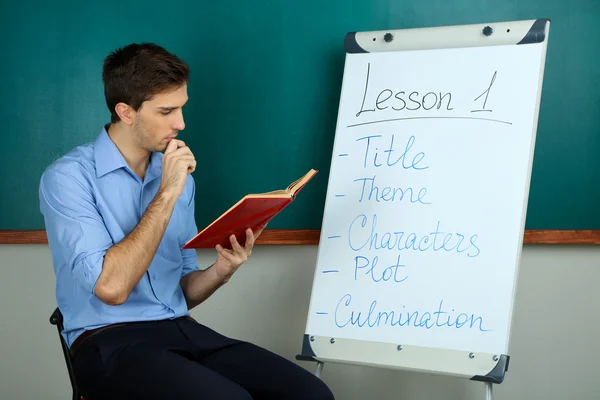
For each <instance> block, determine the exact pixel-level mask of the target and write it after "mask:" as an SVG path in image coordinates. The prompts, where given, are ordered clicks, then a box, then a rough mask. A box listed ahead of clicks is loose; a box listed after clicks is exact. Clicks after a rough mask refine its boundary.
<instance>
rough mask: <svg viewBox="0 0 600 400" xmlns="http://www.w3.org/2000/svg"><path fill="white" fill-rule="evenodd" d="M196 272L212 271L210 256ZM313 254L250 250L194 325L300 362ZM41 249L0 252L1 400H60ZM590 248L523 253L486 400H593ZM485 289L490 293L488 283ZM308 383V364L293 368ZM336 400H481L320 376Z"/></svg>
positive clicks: (407, 381) (594, 276) (598, 294)
mask: <svg viewBox="0 0 600 400" xmlns="http://www.w3.org/2000/svg"><path fill="white" fill-rule="evenodd" d="M199 256H200V260H201V262H203V263H206V264H209V263H211V262H212V261H213V258H214V257H213V253H212V252H211V251H206V252H205V251H201V252H199ZM315 259H316V247H314V246H298V247H276V246H268V247H258V248H257V249H256V251H255V252H254V254H253V256H252V259H251V260H250V261H248V263H247V264H246V265H245V266H244V267H243V268H242V269H241V270H240V271H239V272H238V274H237V275H236V276H235V278H234V279H233V280H232V281H231V282H230V284H229V285H228V286H226V287H224V288H222V289H221V290H220V291H219V292H217V293H216V294H215V295H214V296H213V297H212V298H211V299H209V301H208V302H207V303H206V304H204V305H202V306H200V307H199V308H197V309H196V310H194V312H193V315H194V317H196V318H197V319H199V320H202V321H203V322H204V323H206V324H208V325H209V326H211V327H213V328H215V329H217V330H219V331H221V332H223V333H225V334H227V335H231V336H235V337H240V338H243V339H245V340H250V341H253V342H255V343H257V344H259V345H262V346H264V347H266V348H268V349H270V350H272V351H275V352H277V353H279V354H281V355H283V356H285V357H287V358H289V359H293V358H294V356H295V355H296V354H297V353H298V351H299V350H300V343H301V339H302V334H303V332H304V325H305V319H306V312H307V309H308V302H309V296H310V289H311V284H312V278H313V270H314V264H315ZM50 263H51V258H50V253H49V250H48V247H47V246H45V245H19V246H17V245H15V246H13V245H4V246H0V293H1V296H2V298H1V300H2V301H1V302H0V316H1V318H2V320H1V324H0V339H1V340H0V360H1V361H0V399H2V400H21V399H23V400H26V399H32V400H33V399H35V400H38V399H39V400H53V399H56V400H59V399H60V400H65V399H68V398H70V395H71V394H70V387H69V382H68V376H67V373H66V369H65V366H64V361H63V359H62V354H61V352H60V347H59V342H58V338H57V336H56V331H55V330H54V327H53V326H51V325H50V324H49V322H48V318H49V316H50V313H51V312H52V310H53V309H54V308H55V300H54V274H53V272H52V267H51V264H50ZM599 281H600V248H596V247H592V246H526V247H525V249H524V253H523V264H522V267H521V275H520V280H519V287H518V290H519V292H518V295H517V300H516V304H515V314H514V320H513V321H514V322H513V323H514V325H513V335H512V350H511V361H510V365H509V370H508V372H507V376H506V380H505V381H504V383H502V384H501V385H497V386H494V399H495V400H509V399H510V400H520V399H527V400H529V399H544V400H567V399H569V400H588V399H589V400H592V399H595V400H597V399H600V385H598V383H597V382H596V379H597V378H596V376H597V375H598V371H599V370H600V368H599V367H598V365H600V363H599V361H598V357H599V356H600V342H599V341H600V324H599V323H598V321H596V319H598V318H599V315H600V291H598V290H597V289H598V282H599ZM490 284H492V283H490ZM300 364H301V365H302V366H304V367H306V368H308V369H310V370H311V371H314V368H315V366H314V364H312V363H305V362H301V363H300ZM322 377H323V379H324V380H325V381H326V382H327V383H328V384H329V385H330V387H331V388H332V389H333V391H334V393H335V395H336V398H337V399H344V400H346V399H347V400H354V399H360V400H371V399H380V400H388V399H389V400H399V399H402V400H433V399H448V400H458V399H461V400H475V399H485V393H484V388H483V384H481V383H477V382H470V381H466V380H460V379H456V378H448V377H440V376H430V375H427V374H418V373H407V372H398V371H390V370H384V369H378V368H364V367H354V366H348V365H334V364H327V365H325V368H324V370H323V375H322Z"/></svg>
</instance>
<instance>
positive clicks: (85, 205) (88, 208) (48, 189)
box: [39, 126, 199, 347]
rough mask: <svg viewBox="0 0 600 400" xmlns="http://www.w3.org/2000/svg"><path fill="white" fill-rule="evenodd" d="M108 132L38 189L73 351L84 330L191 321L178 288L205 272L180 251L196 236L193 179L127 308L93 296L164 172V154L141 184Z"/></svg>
mask: <svg viewBox="0 0 600 400" xmlns="http://www.w3.org/2000/svg"><path fill="white" fill-rule="evenodd" d="M107 127H108V126H105V127H104V128H103V129H102V130H101V132H100V135H99V136H98V138H97V139H96V140H95V141H93V142H90V143H87V144H84V145H81V146H78V147H76V148H74V149H73V150H71V151H70V152H69V153H67V154H66V155H64V156H63V157H61V158H60V159H58V160H56V161H55V162H54V163H52V164H51V165H50V166H49V167H48V168H47V169H46V170H45V171H44V173H43V175H42V178H41V182H40V188H39V196H40V210H41V212H42V214H43V215H44V221H45V225H46V232H47V235H48V243H49V245H50V250H51V253H52V262H53V267H54V272H55V274H56V300H57V303H58V307H59V309H60V310H61V312H62V314H63V317H64V326H65V330H64V332H63V336H64V337H65V340H66V341H67V344H68V346H69V347H70V346H71V344H72V343H73V341H74V340H75V339H76V338H77V337H78V336H79V335H80V334H81V333H82V332H83V331H84V330H86V329H94V328H98V327H101V326H104V325H107V324H113V323H118V322H129V321H142V320H144V321H147V320H161V319H172V318H176V317H180V316H186V315H189V311H188V309H187V305H186V302H185V298H184V295H183V291H182V289H181V287H180V285H179V281H180V279H181V278H182V277H183V276H184V275H185V274H187V273H189V272H191V271H194V270H197V269H199V267H198V260H197V255H196V251H195V250H193V249H186V250H182V249H181V247H182V246H183V245H184V244H185V243H186V242H187V241H188V240H189V239H190V238H192V237H193V236H194V235H195V234H196V233H198V229H197V228H196V223H195V220H194V193H195V184H194V180H193V178H192V176H191V175H188V178H187V181H186V185H185V188H184V190H183V193H182V195H181V196H180V197H179V199H178V200H177V202H176V205H175V208H174V210H173V214H172V216H171V220H170V222H169V224H168V226H167V229H166V231H165V234H164V237H163V239H162V241H161V243H160V246H159V248H158V250H157V252H156V254H155V256H154V258H153V260H152V263H151V264H150V267H149V268H148V271H147V273H146V274H144V276H143V277H142V279H141V280H140V281H139V283H138V284H137V285H136V286H135V288H134V289H133V291H132V292H131V294H130V295H129V298H128V299H127V301H126V302H125V303H124V304H121V305H118V306H110V305H107V304H105V303H103V302H102V301H100V299H99V298H97V297H96V296H95V295H94V289H95V286H96V281H97V279H98V276H99V275H100V272H101V271H102V263H103V260H104V255H105V254H106V251H107V250H108V249H109V248H110V247H111V246H112V245H114V244H115V243H118V242H119V241H121V240H122V239H123V238H125V237H126V236H127V235H128V234H129V233H130V232H131V231H132V230H133V229H134V228H135V226H136V225H137V224H138V222H139V221H140V218H141V217H142V215H143V213H144V211H145V210H146V207H148V205H149V204H150V202H151V201H152V200H153V198H154V196H155V194H156V192H157V191H158V188H159V185H160V182H161V172H162V156H163V154H162V153H153V154H152V155H151V159H150V165H149V166H148V169H147V171H146V175H145V177H144V180H142V179H141V178H140V177H139V176H138V175H136V174H135V173H134V172H133V171H132V170H131V169H130V168H129V167H128V165H127V163H126V161H125V159H124V158H123V156H122V155H121V152H120V151H119V149H118V148H117V147H116V145H115V144H114V142H113V141H112V139H111V138H110V137H109V136H108V133H107V130H106V128H107ZM123 267H125V268H126V267H127V266H123Z"/></svg>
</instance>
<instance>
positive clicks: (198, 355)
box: [73, 318, 334, 400]
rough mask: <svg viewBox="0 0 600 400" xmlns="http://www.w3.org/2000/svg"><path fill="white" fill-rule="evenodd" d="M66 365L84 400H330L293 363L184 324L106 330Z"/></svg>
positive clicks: (314, 379)
mask: <svg viewBox="0 0 600 400" xmlns="http://www.w3.org/2000/svg"><path fill="white" fill-rule="evenodd" d="M73 361H74V369H75V376H76V381H77V385H78V387H79V389H80V391H81V393H82V395H83V396H84V397H85V398H86V400H108V399H110V400H121V399H123V400H137V399H140V400H141V399H144V400H154V399H157V400H158V399H160V400H178V399H182V400H183V399H198V400H212V399H219V400H222V399H225V400H241V399H248V400H249V399H255V400H259V399H290V400H291V399H298V400H300V399H302V400H330V399H333V398H334V397H333V394H332V393H331V391H330V390H329V389H328V387H327V386H326V385H325V384H324V383H323V382H322V381H321V380H320V379H319V378H317V377H316V376H315V375H313V374H312V373H310V372H309V371H307V370H305V369H304V368H301V367H300V366H298V365H296V364H295V363H293V362H291V361H288V360H286V359H284V358H282V357H280V356H278V355H276V354H273V353H271V352H269V351H267V350H265V349H263V348H260V347H258V346H255V345H253V344H250V343H247V342H243V341H238V340H234V339H230V338H227V337H225V336H223V335H221V334H219V333H217V332H215V331H213V330H212V329H209V328H207V327H206V326H203V325H201V324H199V323H197V322H195V321H193V320H191V319H186V318H179V319H176V320H170V321H158V322H142V323H133V324H128V325H125V326H120V327H114V328H110V329H106V330H104V331H101V332H99V333H98V334H96V335H93V336H91V337H90V338H89V339H87V341H85V342H84V343H83V344H82V345H81V347H79V349H78V350H77V352H76V354H75V355H74V360H73Z"/></svg>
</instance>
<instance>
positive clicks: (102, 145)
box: [94, 125, 163, 181]
mask: <svg viewBox="0 0 600 400" xmlns="http://www.w3.org/2000/svg"><path fill="white" fill-rule="evenodd" d="M108 126H109V125H105V126H104V127H103V128H102V131H100V135H98V138H97V139H96V142H95V144H94V159H95V162H96V177H97V178H100V177H102V176H104V175H106V174H108V173H110V172H112V171H116V170H117V169H119V168H125V169H127V170H130V168H129V166H128V165H127V162H126V161H125V158H124V157H123V155H122V154H121V152H120V151H119V149H118V148H117V146H116V145H115V143H114V142H113V141H112V139H111V138H110V136H108V131H107V129H108ZM162 156H163V154H162V153H159V152H153V153H152V154H151V155H150V165H148V170H147V171H146V179H145V180H146V181H149V180H151V179H154V178H156V177H158V176H159V175H160V172H161V169H162ZM132 173H133V172H132Z"/></svg>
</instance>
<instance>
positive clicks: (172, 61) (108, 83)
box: [102, 43, 190, 123]
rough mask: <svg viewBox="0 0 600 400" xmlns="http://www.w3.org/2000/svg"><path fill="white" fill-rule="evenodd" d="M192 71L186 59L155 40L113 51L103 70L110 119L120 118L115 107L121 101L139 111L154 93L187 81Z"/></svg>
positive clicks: (115, 120)
mask: <svg viewBox="0 0 600 400" xmlns="http://www.w3.org/2000/svg"><path fill="white" fill-rule="evenodd" d="M189 75H190V68H189V66H188V65H187V64H186V63H185V62H183V61H182V60H181V59H180V58H179V57H177V56H176V55H174V54H172V53H169V52H168V51H167V50H165V49H164V48H162V47H161V46H159V45H156V44H154V43H141V44H138V43H133V44H130V45H128V46H125V47H122V48H120V49H117V50H115V51H113V52H111V53H110V54H109V55H108V56H107V57H106V59H105V60H104V66H103V70H102V81H103V82H104V97H105V98H106V105H107V106H108V109H109V110H110V114H111V122H113V123H115V122H118V121H119V120H120V118H119V115H118V114H117V113H116V111H115V106H116V105H117V104H118V103H120V102H123V103H126V104H128V105H129V106H131V107H132V108H133V109H134V110H136V111H137V110H138V109H139V108H140V107H141V105H142V103H143V102H145V101H148V100H150V99H151V98H152V96H154V95H155V94H158V93H161V92H163V91H165V90H167V89H176V88H178V87H180V86H182V85H183V84H185V83H188V81H189Z"/></svg>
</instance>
